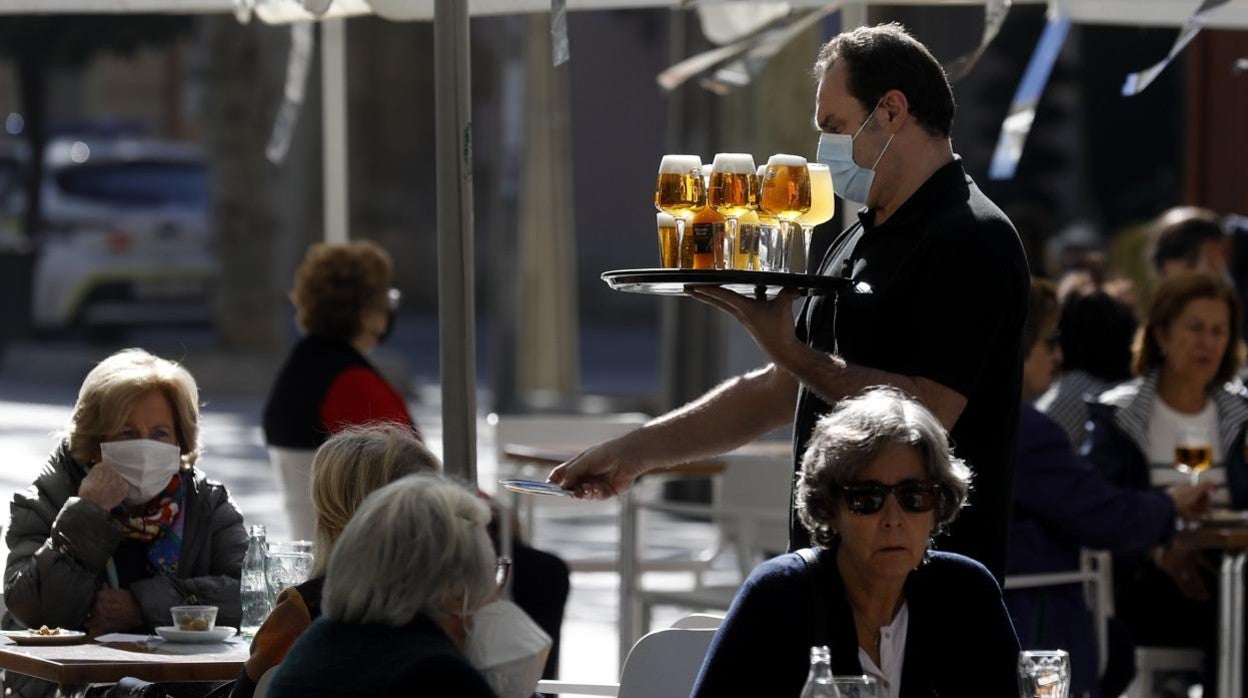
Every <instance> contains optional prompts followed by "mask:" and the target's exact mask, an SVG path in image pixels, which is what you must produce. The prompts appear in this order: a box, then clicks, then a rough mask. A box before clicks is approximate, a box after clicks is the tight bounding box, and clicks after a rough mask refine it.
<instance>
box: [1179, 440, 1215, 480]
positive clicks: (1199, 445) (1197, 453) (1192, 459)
mask: <svg viewBox="0 0 1248 698" xmlns="http://www.w3.org/2000/svg"><path fill="white" fill-rule="evenodd" d="M1174 467H1175V469H1176V470H1178V471H1179V472H1181V473H1187V477H1188V478H1189V479H1190V480H1191V483H1192V484H1193V485H1195V484H1196V483H1197V482H1199V481H1200V474H1201V473H1203V472H1205V471H1206V470H1208V469H1209V468H1211V467H1213V435H1212V434H1211V433H1210V430H1208V429H1204V428H1200V427H1182V428H1180V429H1179V433H1178V434H1177V438H1176V440H1175V444H1174Z"/></svg>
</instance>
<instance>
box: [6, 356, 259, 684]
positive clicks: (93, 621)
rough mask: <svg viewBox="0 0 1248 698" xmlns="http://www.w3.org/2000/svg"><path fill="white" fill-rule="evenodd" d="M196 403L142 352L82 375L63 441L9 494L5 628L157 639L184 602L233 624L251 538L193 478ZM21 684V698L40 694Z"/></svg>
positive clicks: (207, 483)
mask: <svg viewBox="0 0 1248 698" xmlns="http://www.w3.org/2000/svg"><path fill="white" fill-rule="evenodd" d="M198 400H199V390H198V388H197V387H196V385H195V380H194V379H193V378H192V377H191V375H190V373H188V372H187V371H186V369H184V368H182V367H181V366H179V365H178V364H175V363H173V362H171V361H166V360H165V359H161V358H159V357H156V356H153V355H151V354H149V353H147V352H145V351H143V350H141V349H127V350H124V351H120V352H118V353H116V354H113V355H112V356H110V357H108V358H107V359H105V360H103V361H101V362H100V363H99V364H98V365H97V366H96V367H95V368H94V369H92V371H91V372H90V373H89V374H87V377H86V380H85V381H84V382H83V384H82V388H81V390H80V392H79V393H78V402H77V404H76V405H75V406H74V412H73V416H72V418H71V420H70V424H69V429H68V434H67V435H66V438H65V439H64V440H63V441H62V442H61V444H60V445H59V446H57V448H56V449H55V450H54V451H53V452H52V454H51V456H50V457H49V459H48V463H47V465H46V466H45V468H44V470H43V472H42V473H40V475H39V477H38V478H37V479H36V480H35V482H34V484H32V485H31V486H30V487H29V488H28V489H26V491H24V492H19V493H17V494H16V495H14V497H13V503H12V506H11V508H10V512H11V513H10V516H9V526H8V529H7V530H6V531H5V533H6V541H7V542H8V546H9V557H8V566H7V568H6V569H5V573H4V601H5V603H6V605H7V606H8V612H7V613H6V614H5V616H4V622H3V625H4V627H5V628H17V627H22V626H24V627H34V628H38V627H39V626H41V625H47V626H49V627H60V628H69V629H76V630H85V631H87V632H88V633H89V634H90V635H92V636H96V635H102V634H105V633H110V632H119V631H151V630H152V629H153V628H154V627H155V626H157V625H166V624H168V622H169V608H170V607H171V606H178V605H182V604H209V605H213V606H217V607H218V608H219V612H218V616H217V622H218V623H220V624H221V625H237V624H238V622H239V619H240V616H241V610H240V605H239V595H238V581H239V574H240V567H241V565H242V561H243V554H244V552H245V551H246V549H247V532H246V530H245V529H244V527H243V517H242V515H241V514H239V512H238V510H237V509H236V508H235V507H234V504H233V503H232V502H231V501H230V497H229V494H228V493H227V492H226V490H225V487H224V486H223V485H221V484H220V483H217V482H213V481H211V480H208V479H206V478H205V477H204V474H203V472H202V471H200V470H199V469H198V468H197V462H198V458H199V452H200V451H199V406H198ZM15 683H17V679H16V677H13V678H11V679H8V680H7V681H6V688H13V689H15V692H14V694H15V695H42V694H43V693H44V689H46V687H47V684H42V687H40V688H35V687H33V686H31V685H26V686H25V687H23V686H15V685H14V684H15Z"/></svg>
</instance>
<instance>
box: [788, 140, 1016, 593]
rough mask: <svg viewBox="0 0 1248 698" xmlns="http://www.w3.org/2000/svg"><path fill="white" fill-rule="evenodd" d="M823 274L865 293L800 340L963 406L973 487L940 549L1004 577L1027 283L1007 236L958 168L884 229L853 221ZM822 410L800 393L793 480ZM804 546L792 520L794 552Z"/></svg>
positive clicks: (837, 302) (824, 311)
mask: <svg viewBox="0 0 1248 698" xmlns="http://www.w3.org/2000/svg"><path fill="white" fill-rule="evenodd" d="M819 273H820V274H828V275H834V276H849V277H850V278H851V279H852V280H853V284H852V285H854V286H855V287H857V288H859V289H863V290H865V289H866V288H867V287H869V288H870V292H869V293H841V294H838V295H837V296H828V297H823V298H821V297H814V298H811V299H809V300H808V301H807V302H806V304H805V306H804V307H803V308H802V313H801V315H800V317H799V319H798V322H797V334H798V338H799V339H801V340H802V341H803V342H805V343H806V344H808V345H809V346H811V347H812V348H814V349H817V350H819V351H822V352H828V353H835V354H837V355H839V356H841V357H842V358H844V359H845V360H846V361H847V362H849V363H851V364H857V365H860V366H867V367H870V368H874V369H878V370H882V371H889V372H891V373H898V374H902V375H907V376H912V377H923V378H927V379H929V380H933V381H936V382H937V383H940V384H941V385H944V386H946V387H948V388H952V389H953V390H956V391H957V392H958V393H960V394H961V395H962V396H964V397H965V398H966V399H967V404H966V408H965V409H964V410H963V412H962V415H961V417H959V419H958V422H957V424H955V425H954V427H953V432H952V440H953V445H954V453H955V455H957V456H958V457H960V458H962V459H964V460H965V461H966V462H967V463H968V464H969V465H970V466H971V469H972V471H973V472H974V474H975V478H974V481H973V484H972V491H971V497H970V502H969V506H967V507H966V508H965V509H963V510H962V512H961V513H960V514H959V516H958V519H957V521H955V522H954V524H953V526H952V528H951V531H950V533H949V534H948V535H947V536H945V537H943V538H942V539H938V540H937V545H938V546H939V547H940V548H942V549H945V550H951V551H953V552H959V553H962V554H964V555H968V556H970V557H972V558H975V559H976V560H979V561H980V562H982V563H984V565H986V566H987V567H988V569H989V570H991V571H992V572H993V574H994V575H996V577H997V579H998V580H1001V579H1004V574H1005V552H1006V545H1007V540H1008V528H1009V521H1010V510H1011V498H1012V487H1013V471H1014V449H1015V438H1016V432H1017V428H1018V410H1019V400H1020V390H1021V381H1022V359H1023V357H1022V348H1021V342H1022V337H1021V335H1022V329H1023V320H1024V316H1025V315H1026V312H1027V289H1028V286H1029V283H1030V276H1029V273H1028V269H1027V260H1026V257H1025V256H1024V254H1023V248H1022V244H1021V243H1020V242H1019V239H1018V233H1017V232H1016V231H1015V230H1014V226H1013V225H1012V224H1011V223H1010V221H1009V219H1008V218H1006V217H1005V214H1003V213H1002V212H1001V210H1000V209H999V208H997V206H996V205H995V204H993V203H992V201H990V200H989V199H988V197H986V196H984V194H983V192H981V191H980V190H979V187H977V186H975V183H974V182H973V181H971V178H970V177H968V176H967V175H966V173H965V171H963V169H962V163H961V161H960V160H958V159H956V158H955V159H954V161H953V162H951V163H949V164H948V165H945V166H944V167H942V168H940V169H939V170H937V171H936V172H935V173H934V174H933V175H932V176H931V177H930V178H928V180H927V181H926V182H924V183H923V185H922V186H921V187H919V189H918V190H917V191H916V192H915V193H914V194H913V195H911V196H910V198H909V199H907V200H906V201H905V203H904V204H902V205H901V207H900V208H898V209H897V211H896V213H894V214H893V216H892V217H891V218H889V219H888V220H887V221H885V222H884V223H883V224H881V225H878V226H877V225H874V212H872V211H870V210H867V209H864V210H863V211H861V212H859V221H858V222H857V223H855V224H854V225H853V226H851V227H850V228H849V229H847V230H845V231H844V232H843V233H841V234H840V236H838V237H837V238H836V240H835V241H834V242H833V243H832V246H831V247H830V248H829V249H828V252H827V254H826V255H825V256H824V258H823V262H822V264H821V265H820V268H819ZM828 411H829V406H828V404H827V403H825V402H824V401H823V400H822V399H820V398H819V397H818V396H817V395H816V394H815V393H814V392H812V391H810V390H808V389H807V388H806V387H805V386H803V387H802V388H801V390H800V392H799V394H798V402H797V414H796V417H795V421H794V429H793V448H794V468H795V470H796V469H797V468H799V467H800V463H801V453H802V452H803V451H804V450H805V446H806V442H807V441H808V440H809V438H810V434H811V432H812V430H813V429H814V426H815V422H817V421H818V419H819V417H821V416H823V415H825V414H827V412H828ZM807 545H809V538H808V535H807V533H806V530H805V529H804V528H803V527H802V526H801V524H800V523H799V522H798V521H797V519H796V516H794V517H793V519H792V521H791V523H790V546H791V547H792V548H794V549H796V548H800V547H805V546H807Z"/></svg>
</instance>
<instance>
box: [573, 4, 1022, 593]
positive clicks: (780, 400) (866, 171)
mask: <svg viewBox="0 0 1248 698" xmlns="http://www.w3.org/2000/svg"><path fill="white" fill-rule="evenodd" d="M815 73H816V75H818V76H819V85H818V89H817V94H816V97H815V124H816V125H817V126H818V128H819V130H820V131H821V134H820V137H819V145H818V160H819V162H822V163H824V164H826V165H828V166H829V168H830V169H831V171H832V179H833V183H834V186H835V188H836V193H837V194H838V195H840V196H841V197H842V198H844V199H846V200H847V201H852V202H856V203H862V204H863V208H862V209H861V210H859V211H858V216H857V221H856V222H855V223H854V224H853V225H852V226H850V227H849V228H848V229H847V230H845V231H844V232H843V233H841V234H840V235H839V236H838V237H837V238H836V240H835V241H834V242H833V244H832V246H831V247H830V249H829V250H828V252H827V254H826V255H825V256H824V258H823V261H822V264H821V266H820V267H819V273H820V274H826V275H833V276H844V277H848V278H850V279H851V280H852V281H851V283H852V286H853V287H854V288H855V289H858V291H859V292H856V293H841V294H839V296H838V297H836V298H835V299H832V298H828V299H824V298H819V297H815V298H812V299H809V300H807V301H806V303H805V305H804V306H803V307H802V311H801V314H800V316H799V318H798V321H797V326H796V331H795V329H794V325H793V315H792V303H793V301H794V300H795V299H796V298H797V296H796V294H794V293H792V292H785V293H783V294H781V295H780V296H779V297H778V298H776V299H775V300H772V301H754V300H749V299H746V298H743V297H741V296H739V295H737V294H734V293H732V292H730V291H727V290H724V289H719V288H701V289H698V290H690V291H689V295H691V296H694V297H696V298H698V299H700V300H702V301H704V302H706V303H709V304H711V305H714V306H715V307H717V308H720V309H722V310H724V311H726V312H728V313H731V314H732V315H733V316H734V317H735V318H736V319H737V320H738V321H740V322H741V324H742V325H744V326H745V328H746V329H747V330H749V332H750V334H751V335H752V336H753V338H754V341H755V342H756V343H757V344H758V346H759V348H760V349H761V350H762V351H763V353H764V354H765V355H766V356H767V358H768V359H769V360H770V362H771V363H769V364H768V365H767V366H765V367H763V368H760V369H758V370H755V371H753V372H750V373H747V374H745V375H743V376H738V377H736V378H732V379H730V380H728V381H727V382H725V383H724V384H722V385H720V386H719V387H717V388H715V389H713V390H711V391H710V392H709V393H707V394H706V395H703V396H702V397H701V398H698V399H697V400H695V401H693V402H691V403H689V404H688V405H685V406H684V407H681V408H679V409H677V410H675V411H673V412H670V413H668V414H666V415H663V416H662V417H659V418H657V419H655V420H654V421H653V422H651V423H649V424H647V425H646V426H644V427H642V428H640V429H638V430H636V431H633V432H631V433H629V434H626V435H624V436H621V437H619V438H616V439H613V440H611V441H607V442H605V443H602V444H599V445H597V446H594V447H592V448H590V449H588V450H586V451H585V452H583V453H581V454H580V455H578V456H577V457H576V458H573V459H572V460H570V461H568V462H567V463H564V464H563V465H561V466H559V467H558V468H556V469H555V470H554V471H553V472H552V473H551V475H550V479H551V481H552V482H555V483H558V484H560V485H561V486H563V487H564V488H567V489H573V490H575V491H576V493H577V495H578V496H582V497H591V498H602V497H609V496H612V495H615V494H619V493H620V492H622V491H624V490H625V489H627V488H628V487H629V486H631V485H632V483H633V481H634V480H635V479H636V478H637V477H638V476H639V475H641V474H643V473H645V472H647V471H650V470H654V469H657V468H662V467H665V466H670V465H673V464H676V463H680V462H684V461H688V460H692V459H697V458H704V457H709V456H712V455H715V454H719V453H723V452H726V451H729V450H732V449H733V448H736V447H738V446H740V445H742V444H745V443H748V442H750V441H752V440H754V439H756V438H758V437H760V436H762V435H764V434H766V433H768V432H770V431H772V430H774V429H777V428H779V427H782V426H785V425H786V424H788V423H790V421H792V423H793V463H794V466H793V467H794V470H795V471H796V469H797V468H798V467H799V463H800V460H801V454H802V452H803V451H804V450H805V447H806V441H807V439H808V438H809V437H810V434H811V430H812V428H813V427H814V424H815V422H816V421H817V420H818V418H819V417H820V416H822V415H824V414H826V413H827V412H828V410H829V409H830V407H829V406H830V405H832V404H835V403H836V402H837V401H838V400H840V399H842V398H844V397H846V396H850V395H856V394H858V393H860V392H862V391H863V390H864V389H865V388H867V387H869V386H874V385H885V384H886V385H892V386H896V387H898V388H901V389H902V390H904V391H906V392H907V393H909V394H911V395H913V396H914V397H916V398H917V399H919V400H920V401H921V402H923V404H924V405H926V406H927V407H928V408H929V409H930V410H931V411H932V412H933V413H934V414H935V415H936V416H937V417H938V418H939V419H940V420H941V422H942V423H943V424H944V425H945V427H946V428H947V429H949V430H950V436H951V439H952V442H953V445H954V449H955V453H956V454H957V455H958V456H959V457H961V458H963V459H965V460H966V461H967V463H968V464H970V466H971V468H972V470H973V471H974V482H973V490H972V493H971V498H970V506H969V507H968V508H967V509H966V510H965V511H964V512H963V513H962V515H961V516H960V517H959V518H958V520H957V522H956V523H955V524H954V526H953V528H952V530H951V531H950V533H949V535H948V537H947V538H942V539H941V540H940V541H937V545H938V547H940V548H942V549H946V550H951V551H954V552H959V553H962V554H965V555H968V556H970V557H973V558H975V559H977V560H979V561H980V562H982V563H984V564H985V565H986V566H987V567H988V568H989V570H991V571H992V572H993V574H994V575H996V577H997V579H998V580H1001V579H1003V578H1004V571H1005V551H1006V541H1007V537H1008V527H1009V520H1010V501H1011V494H1012V493H1011V487H1012V473H1013V458H1014V445H1015V434H1016V430H1017V426H1018V401H1019V391H1020V382H1021V366H1022V356H1021V348H1020V337H1021V333H1022V327H1023V319H1024V315H1025V314H1026V308H1027V289H1028V283H1029V277H1028V269H1027V262H1026V258H1025V257H1024V254H1023V250H1022V245H1021V243H1020V242H1019V239H1018V234H1017V233H1016V232H1015V230H1014V227H1013V225H1012V224H1011V223H1010V221H1009V219H1008V218H1006V217H1005V215H1004V214H1003V213H1002V212H1001V210H1000V209H999V208H997V206H996V205H995V204H993V203H992V201H990V200H989V199H988V197H986V196H985V195H984V194H983V192H981V191H980V190H979V188H978V187H977V186H976V185H975V183H974V182H973V181H971V178H970V177H968V176H967V175H966V172H965V171H964V170H963V169H962V163H961V160H960V159H959V158H958V157H957V156H956V155H955V154H954V152H953V145H952V143H951V142H950V139H949V134H950V130H951V128H952V125H953V113H954V105H953V93H952V91H951V89H950V87H949V81H948V78H947V77H946V76H945V72H944V70H943V69H942V68H941V65H940V63H938V62H937V61H936V59H935V58H934V57H932V54H931V53H930V52H929V51H928V50H927V48H926V47H925V46H923V44H921V43H919V42H918V41H917V40H916V39H914V38H913V37H912V36H910V35H909V34H908V33H907V32H906V30H905V29H904V28H902V27H901V26H900V25H897V24H886V25H879V26H875V27H863V28H859V29H855V30H854V31H850V32H846V33H843V34H840V35H838V36H836V37H834V38H833V39H832V40H831V41H829V42H828V43H827V44H825V45H824V46H823V47H822V49H821V50H820V52H819V57H818V60H817V62H816V64H815ZM791 509H792V507H790V510H791ZM809 544H810V543H809V539H808V538H807V537H806V534H805V531H804V530H803V529H802V528H801V526H800V524H798V523H797V521H796V520H795V519H793V520H791V523H790V548H793V549H796V548H801V547H806V546H808V545H809Z"/></svg>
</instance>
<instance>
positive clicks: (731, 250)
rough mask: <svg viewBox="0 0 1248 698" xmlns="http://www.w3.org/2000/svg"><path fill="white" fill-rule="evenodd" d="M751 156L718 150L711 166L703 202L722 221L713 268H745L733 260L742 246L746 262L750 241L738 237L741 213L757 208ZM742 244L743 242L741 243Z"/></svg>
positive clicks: (739, 254)
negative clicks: (720, 235)
mask: <svg viewBox="0 0 1248 698" xmlns="http://www.w3.org/2000/svg"><path fill="white" fill-rule="evenodd" d="M754 179H755V175H754V156H752V155H750V154H749V153H719V154H717V155H716V156H715V162H714V163H713V164H712V165H711V180H710V186H709V188H708V189H707V191H706V197H707V203H708V204H709V205H710V207H711V208H713V209H715V211H716V212H718V213H719V214H720V215H722V216H723V217H724V218H725V219H726V220H725V227H724V239H723V240H720V241H716V245H715V254H716V256H715V268H717V269H748V268H749V267H748V266H740V267H739V266H737V264H736V260H737V258H738V257H740V256H742V255H741V250H742V249H744V252H745V257H746V262H747V265H748V253H749V249H750V247H749V246H750V243H749V241H748V240H744V241H742V240H739V238H740V222H741V216H743V215H745V214H747V213H749V212H750V211H752V210H754V209H756V208H758V193H757V190H756V188H755V187H754V186H753V185H754ZM743 243H744V244H743Z"/></svg>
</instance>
